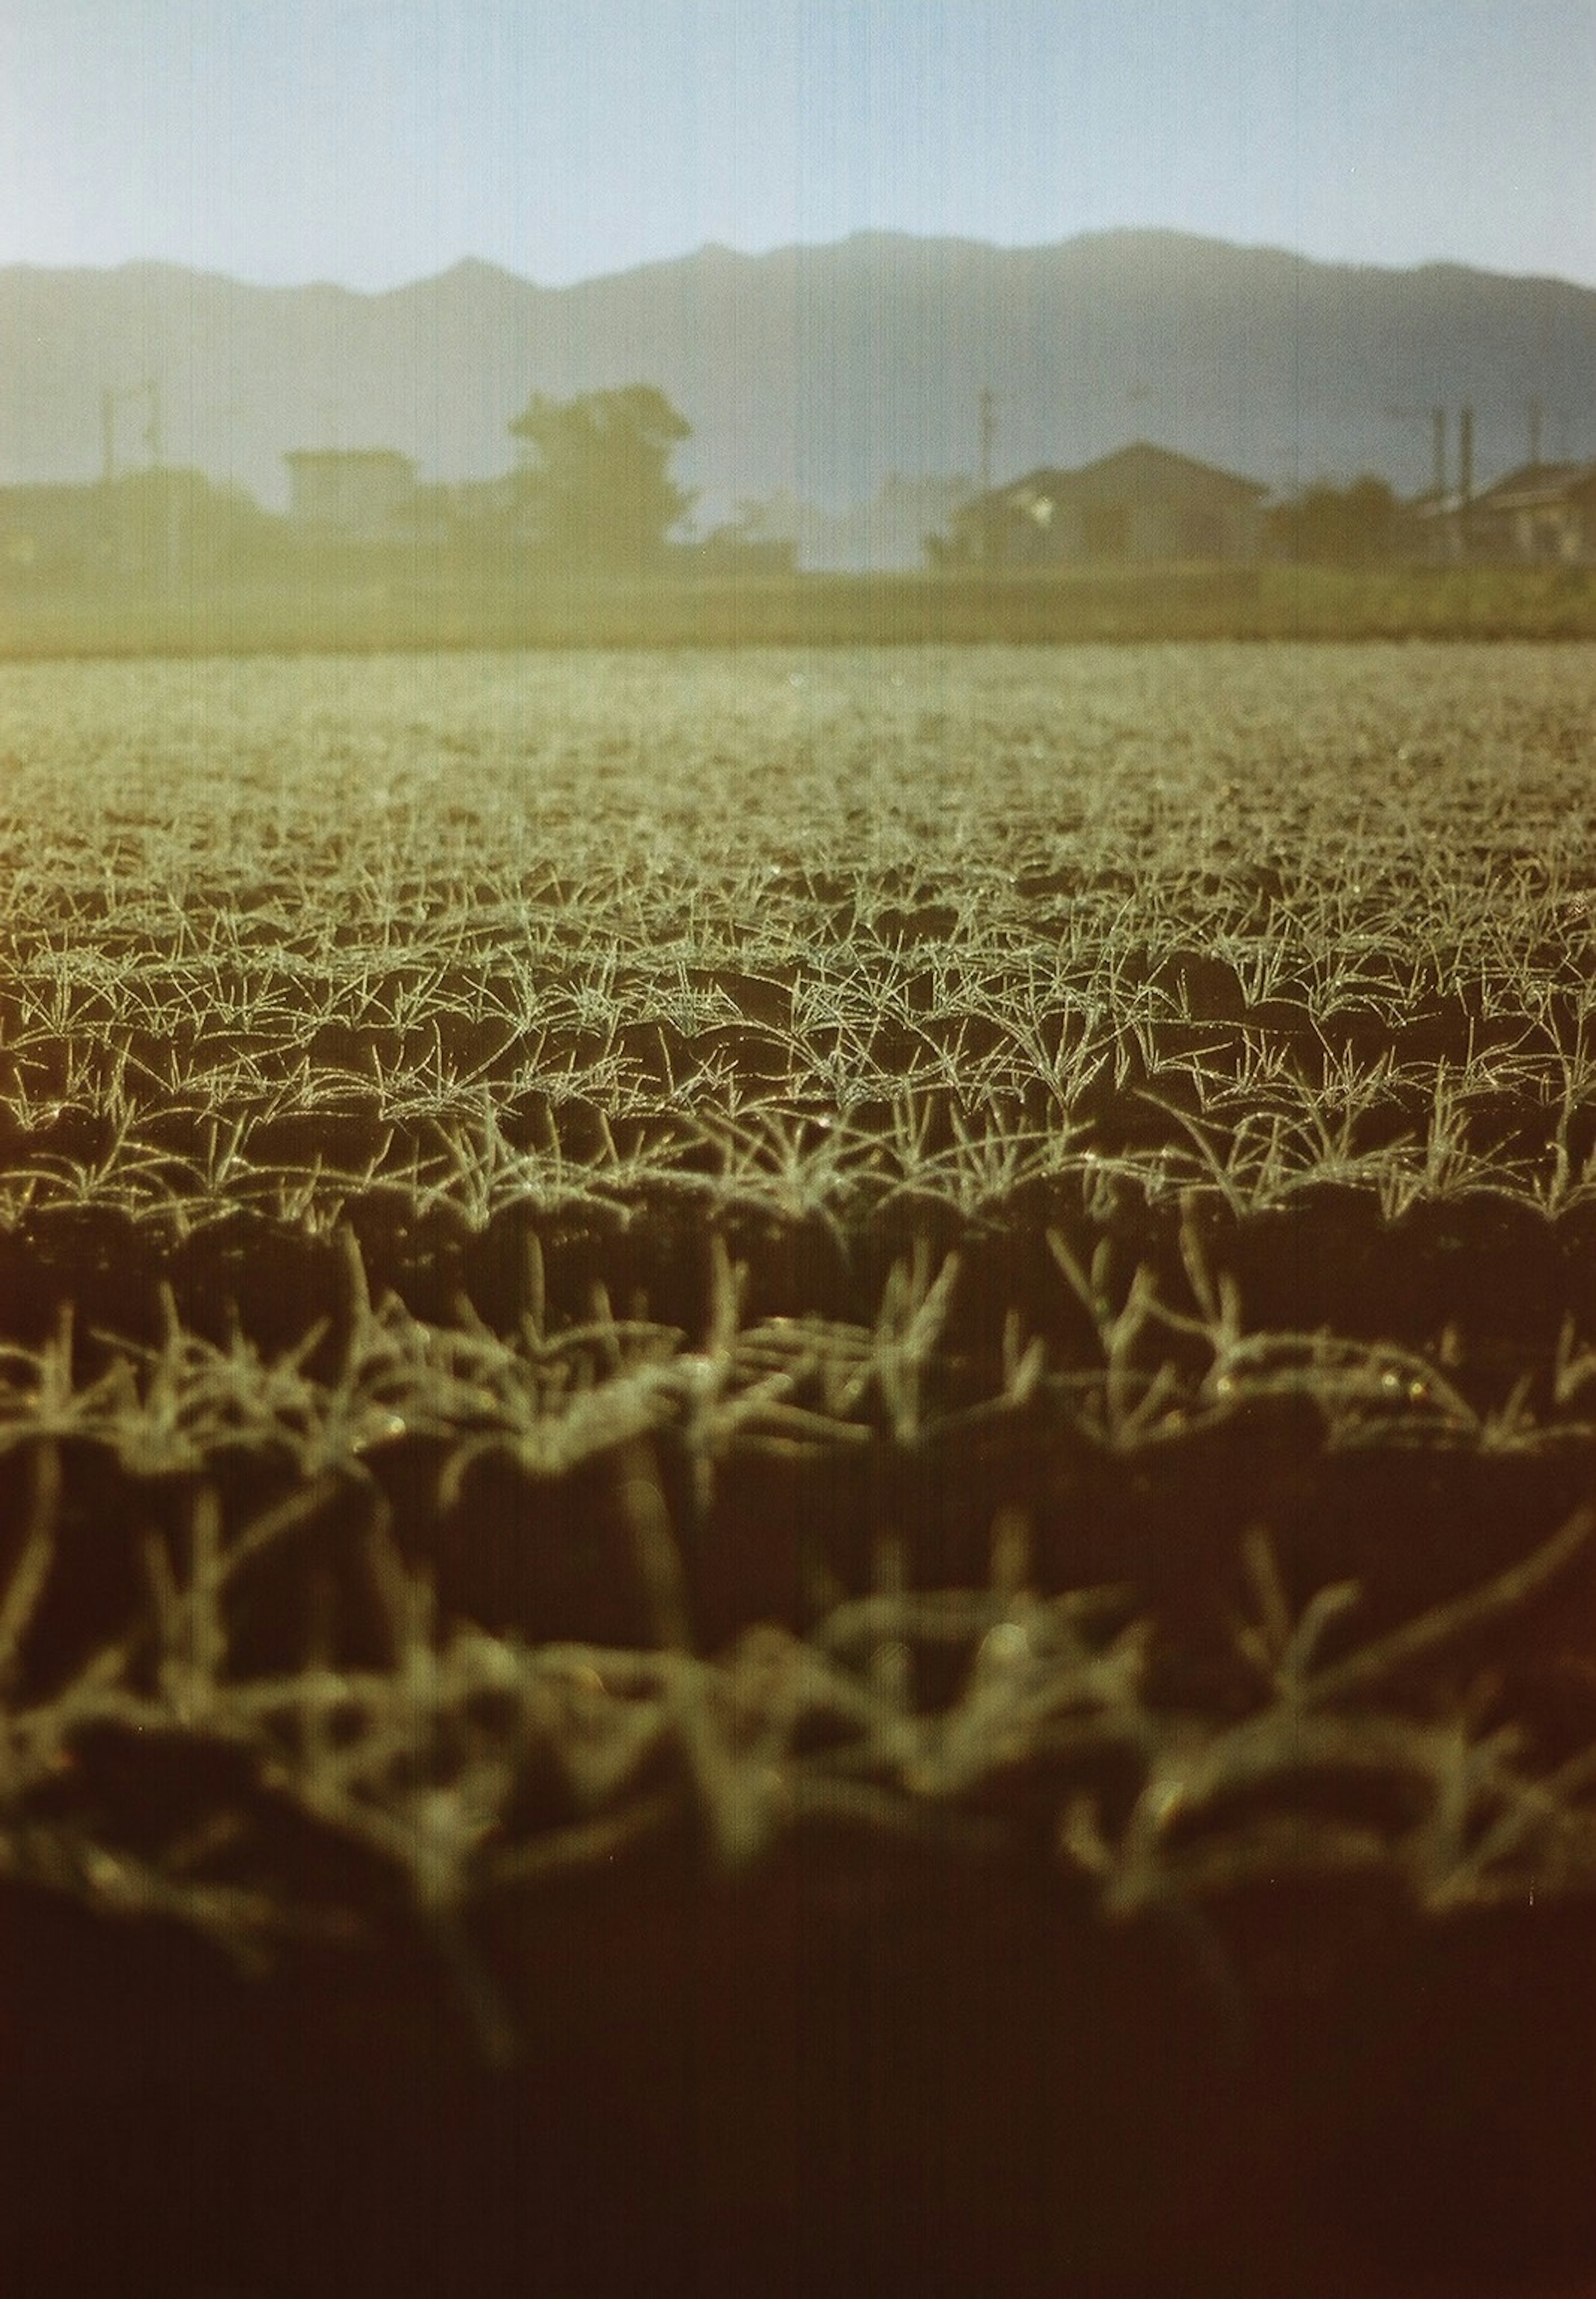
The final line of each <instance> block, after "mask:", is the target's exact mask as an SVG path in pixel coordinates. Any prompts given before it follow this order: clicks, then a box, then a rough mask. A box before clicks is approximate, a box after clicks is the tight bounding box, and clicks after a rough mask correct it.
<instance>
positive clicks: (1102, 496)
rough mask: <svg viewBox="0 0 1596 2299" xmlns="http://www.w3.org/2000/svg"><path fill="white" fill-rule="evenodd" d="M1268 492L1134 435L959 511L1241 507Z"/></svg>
mask: <svg viewBox="0 0 1596 2299" xmlns="http://www.w3.org/2000/svg"><path fill="white" fill-rule="evenodd" d="M1268 492H1269V490H1268V486H1266V485H1265V484H1264V482H1263V481H1262V480H1260V479H1244V478H1242V477H1239V476H1238V475H1237V474H1236V473H1235V472H1234V471H1222V470H1220V469H1218V466H1217V465H1216V464H1213V463H1200V462H1199V461H1197V460H1196V458H1195V457H1194V456H1192V455H1178V454H1176V452H1175V451H1174V449H1173V448H1170V447H1155V446H1153V445H1152V444H1151V442H1150V441H1148V440H1146V439H1135V440H1133V441H1132V442H1131V444H1130V445H1129V446H1128V447H1118V448H1116V449H1115V451H1114V452H1113V453H1112V454H1110V455H1100V456H1099V457H1098V459H1097V461H1095V462H1092V463H1084V464H1082V465H1081V467H1080V468H1079V469H1076V470H1073V471H1064V470H1059V469H1055V468H1054V467H1053V466H1052V465H1049V464H1043V465H1042V466H1041V467H1040V468H1039V469H1036V470H1034V471H1027V473H1026V475H1025V477H1023V478H1018V479H1011V480H1010V482H1009V484H1008V485H1007V486H1002V487H994V488H993V491H992V493H991V494H988V495H981V496H977V498H976V499H975V501H974V502H970V503H967V504H966V505H965V506H964V510H965V511H966V512H967V513H968V512H970V511H975V512H977V513H978V512H979V511H980V510H981V509H982V508H983V506H985V508H986V509H987V510H992V509H994V508H997V509H1002V510H1015V511H1028V510H1032V509H1033V507H1034V506H1035V504H1037V503H1039V502H1052V503H1059V502H1069V501H1074V502H1079V503H1098V502H1125V501H1126V499H1127V498H1128V499H1130V500H1131V501H1141V502H1168V501H1170V500H1174V501H1176V502H1183V503H1193V502H1209V503H1211V502H1216V501H1220V502H1226V501H1227V502H1231V503H1233V504H1234V505H1236V506H1238V507H1240V506H1243V505H1245V504H1248V503H1253V502H1258V501H1259V498H1260V497H1261V496H1263V495H1267V494H1268Z"/></svg>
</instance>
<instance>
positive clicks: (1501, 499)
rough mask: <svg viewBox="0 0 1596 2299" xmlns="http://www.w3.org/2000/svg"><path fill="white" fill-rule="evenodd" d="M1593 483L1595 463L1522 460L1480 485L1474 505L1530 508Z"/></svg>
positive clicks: (1562, 498) (1561, 499) (1581, 490)
mask: <svg viewBox="0 0 1596 2299" xmlns="http://www.w3.org/2000/svg"><path fill="white" fill-rule="evenodd" d="M1592 485H1596V463H1521V464H1520V465H1519V467H1518V469H1517V470H1516V471H1509V472H1507V473H1505V474H1504V476H1503V477H1501V478H1500V479H1496V480H1493V481H1492V485H1491V486H1488V487H1485V488H1483V489H1482V490H1481V492H1480V493H1479V494H1476V495H1475V498H1474V506H1473V507H1474V508H1475V510H1479V509H1480V508H1482V507H1484V509H1486V510H1535V509H1537V508H1539V507H1542V506H1544V505H1548V504H1552V503H1560V502H1567V500H1568V498H1569V497H1570V496H1571V495H1574V494H1584V491H1585V489H1586V488H1587V487H1590V486H1592Z"/></svg>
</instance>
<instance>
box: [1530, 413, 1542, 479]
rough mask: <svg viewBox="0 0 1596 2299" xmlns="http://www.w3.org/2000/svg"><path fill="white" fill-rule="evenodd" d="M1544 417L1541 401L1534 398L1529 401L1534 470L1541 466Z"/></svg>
mask: <svg viewBox="0 0 1596 2299" xmlns="http://www.w3.org/2000/svg"><path fill="white" fill-rule="evenodd" d="M1544 419H1545V410H1544V409H1543V408H1542V404H1541V402H1540V401H1539V400H1538V399H1532V400H1531V402H1530V403H1529V459H1530V468H1531V469H1532V470H1536V471H1538V470H1539V469H1540V468H1541V427H1542V422H1543V421H1544Z"/></svg>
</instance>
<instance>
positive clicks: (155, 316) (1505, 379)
mask: <svg viewBox="0 0 1596 2299" xmlns="http://www.w3.org/2000/svg"><path fill="white" fill-rule="evenodd" d="M152 375H154V376H158V377H159V378H161V382H162V418H163V427H164V438H165V452H166V455H167V459H168V460H169V461H172V462H177V463H190V464H194V465H195V466H197V467H198V468H200V469H203V470H204V471H205V472H206V473H207V474H208V475H209V476H211V477H212V478H215V479H218V480H228V479H234V480H237V482H239V483H240V484H242V485H243V486H245V487H247V488H248V489H249V490H250V491H251V492H252V493H254V494H257V495H258V496H259V497H260V498H261V499H262V501H263V502H267V503H269V504H271V505H274V506H280V505H282V504H283V503H284V502H285V501H286V479H285V473H284V468H283V464H282V461H281V458H282V455H283V453H284V452H285V451H286V450H287V449H288V448H291V447H303V446H327V445H344V446H368V445H384V446H393V447H398V448H401V449H403V451H404V452H406V453H407V454H410V455H412V456H414V457H415V458H416V459H417V461H419V463H420V467H421V472H422V476H423V477H438V478H467V477H487V476H490V475H491V474H493V473H495V472H497V471H501V470H503V469H507V468H508V467H509V465H510V464H511V461H513V454H512V445H513V443H512V441H511V438H510V436H509V432H508V429H507V426H508V424H509V422H510V420H511V418H512V417H513V416H514V415H516V414H517V413H519V411H520V410H521V408H523V407H524V406H525V404H526V403H527V400H528V396H529V395H530V394H531V393H532V392H533V391H535V390H536V391H543V392H545V393H548V394H553V395H554V396H562V395H569V394H572V393H574V392H577V391H579V390H586V389H590V388H595V387H599V386H611V385H618V384H622V383H628V382H631V381H647V382H651V383H656V384H658V385H659V386H661V388H662V389H663V390H664V391H665V392H666V393H667V394H669V397H670V398H671V400H672V401H673V402H674V403H676V405H677V406H678V407H679V408H680V409H681V410H682V411H683V412H684V413H685V414H686V416H687V417H688V419H689V420H690V421H691V422H692V424H693V427H694V438H693V439H692V441H691V442H690V443H689V444H688V445H687V446H686V448H684V449H683V450H682V451H681V452H680V453H679V454H678V456H677V462H676V466H675V468H676V469H677V472H678V474H679V476H680V477H682V478H683V479H684V480H685V481H686V483H687V484H688V485H690V486H696V487H698V488H700V489H702V493H703V502H702V521H703V522H707V521H709V520H712V519H714V518H716V517H725V516H727V515H728V514H729V513H730V511H731V510H732V509H733V507H734V505H735V503H736V501H737V500H738V499H740V498H761V497H767V496H769V495H772V494H777V493H778V492H783V491H785V492H787V493H789V494H792V495H794V496H797V497H799V498H802V499H805V500H807V501H809V502H813V503H816V504H819V505H821V506H824V507H826V508H827V509H830V510H837V509H840V508H842V507H844V506H846V505H848V504H850V503H857V502H862V501H864V500H865V499H867V498H869V497H870V496H872V495H874V494H875V493H876V492H877V489H878V488H879V487H880V486H881V485H882V483H883V482H884V481H885V479H886V478H887V477H888V476H889V474H892V473H894V472H896V473H902V474H906V475H911V476H918V475H922V474H923V475H927V476H936V475H951V474H954V473H963V474H965V475H967V476H974V474H975V472H976V470H977V461H978V452H979V450H978V430H977V394H978V393H979V391H980V389H981V388H982V386H984V385H988V386H991V388H992V390H993V392H994V393H995V394H996V403H995V422H996V428H995V438H994V447H993V474H994V477H996V478H998V479H999V480H1002V479H1003V478H1005V477H1011V476H1013V475H1015V474H1017V473H1019V472H1021V471H1024V470H1027V469H1031V468H1033V467H1035V466H1036V465H1038V464H1049V465H1057V466H1065V467H1068V466H1071V465H1074V464H1076V463H1080V462H1085V461H1087V460H1089V459H1091V458H1093V457H1095V456H1097V455H1101V454H1104V453H1107V452H1110V451H1111V450H1113V449H1114V448H1116V447H1118V446H1122V445H1124V444H1126V442H1127V441H1129V440H1131V439H1135V438H1145V439H1150V440H1152V441H1155V442H1157V443H1159V444H1164V445H1167V446H1169V447H1172V448H1176V449H1178V450H1179V451H1180V452H1183V453H1185V454H1188V455H1193V456H1196V457H1198V458H1200V459H1201V460H1202V461H1209V462H1214V463H1218V464H1220V465H1222V466H1224V467H1225V468H1226V469H1231V470H1234V471H1238V472H1242V473H1244V474H1246V475H1247V476H1249V477H1254V478H1258V479H1261V480H1264V481H1266V482H1268V484H1269V485H1271V486H1275V487H1277V488H1288V487H1291V486H1294V485H1297V484H1301V483H1304V482H1306V481H1308V480H1310V479H1313V478H1317V477H1327V478H1332V479H1337V480H1345V479H1347V478H1350V477H1353V476H1355V475H1356V474H1357V473H1359V472H1360V471H1364V470H1373V471H1378V472H1380V473H1382V474H1384V476H1385V477H1388V478H1390V479H1391V480H1392V481H1393V483H1395V484H1396V485H1397V486H1399V487H1401V488H1402V489H1403V490H1405V491H1409V492H1417V490H1418V489H1420V488H1421V487H1423V486H1426V483H1427V481H1428V478H1429V474H1430V468H1431V463H1430V453H1431V435H1430V430H1429V427H1428V425H1427V423H1426V420H1425V411H1426V409H1428V408H1429V407H1430V406H1431V405H1433V404H1444V405H1446V406H1447V407H1449V408H1451V409H1452V410H1453V411H1455V410H1456V409H1457V408H1459V406H1461V405H1462V404H1464V403H1472V405H1473V406H1474V409H1475V471H1476V475H1477V477H1479V479H1480V480H1481V481H1482V482H1484V481H1486V480H1488V479H1490V478H1491V477H1493V476H1494V475H1495V474H1496V473H1498V472H1500V471H1502V470H1505V469H1509V468H1510V467H1512V466H1513V465H1516V464H1518V463H1521V462H1522V461H1524V460H1525V454H1526V452H1527V444H1526V443H1527V440H1528V436H1529V431H1528V424H1529V403H1530V402H1531V401H1532V400H1538V401H1540V403H1542V410H1543V423H1542V437H1543V443H1544V452H1546V454H1547V455H1548V456H1549V457H1556V456H1565V455H1570V456H1575V457H1585V456H1590V455H1592V454H1596V290H1592V289H1589V288H1584V287H1579V286H1572V285H1570V284H1568V283H1567V282H1564V281H1559V280H1554V279H1529V278H1508V277H1503V276H1500V275H1498V274H1494V273H1489V272H1482V271H1475V270H1467V269H1465V268H1463V267H1461V266H1459V265H1455V264H1427V265H1424V266H1421V267H1419V268H1417V269H1416V270H1376V269H1373V268H1354V267H1351V266H1346V265H1334V264H1326V263H1320V262H1315V261H1309V260H1308V259H1307V258H1304V257H1301V256H1297V255H1293V254H1290V253H1285V252H1284V251H1283V250H1279V249H1275V248H1262V247H1235V246H1232V245H1228V244H1226V243H1225V242H1222V241H1216V240H1209V239H1200V238H1195V237H1189V236H1186V235H1184V234H1181V233H1177V232H1168V231H1113V232H1101V233H1093V234H1090V235H1087V236H1085V237H1079V238H1076V239H1070V240H1066V241H1063V242H1061V243H1060V244H1058V245H1052V246H1044V247H1035V248H996V247H992V246H988V245H985V244H983V243H980V242H977V241H974V240H964V239H919V238H915V237H910V236H908V235H905V234H902V233H894V232H866V233H860V234H858V235H856V236H855V237H852V238H850V239H846V240H843V241H839V242H837V243H835V244H833V245H827V246H817V247H789V248H783V249H779V250H777V251H776V252H775V253H770V254H766V255H742V254H738V253H736V252H735V251H733V250H731V249H728V248H724V247H716V246H711V247H704V248H702V249H700V250H699V251H698V252H697V253H695V254H693V255H687V256H683V257H681V258H679V259H677V260H676V261H669V262H661V263H651V264H646V265H644V266H642V267H641V268H639V269H638V270H631V271H627V272H623V273H619V274H616V275H614V276H612V277H609V278H599V279H592V280H587V281H584V282H582V283H580V284H579V285H577V286H568V287H542V286H536V284H534V283H533V282H532V281H529V280H527V279H522V278H517V277H516V275H515V274H514V273H512V272H510V271H506V270H502V269H501V268H499V267H498V266H496V265H495V264H492V263H485V262H481V261H478V260H476V259H474V258H469V259H467V260H466V261H463V262H461V263H457V264H455V265H453V267H452V268H451V269H450V270H446V271H445V272H442V273H440V274H439V275H438V276H437V277H436V278H428V279H421V280H417V281H415V282H413V283H411V285H409V286H403V287H399V288H395V289H393V290H390V291H388V292H387V293H384V294H378V295H365V294H357V293H354V292H353V291H352V290H350V289H348V288H345V287H339V286H333V285H329V284H327V283H317V284H313V285H310V286H302V287H261V286H248V285H245V284H244V283H242V282H239V281H237V280H233V279H229V278H221V277H219V276H217V275H215V274H212V273H203V272H194V271H189V270H184V269H182V268H181V267H179V266H176V265H171V264H163V263H130V264H127V265H124V266H122V267H121V268H120V269H117V270H104V271H95V270H70V271H68V270H42V269H37V268H34V267H31V266H26V265H23V266H13V267H11V268H10V269H6V270H0V481H15V480H22V479H59V478H88V477H94V476H95V475H96V472H97V471H98V469H99V468H100V455H101V429H100V407H101V394H102V393H103V392H104V390H105V389H106V388H107V387H116V388H119V389H121V388H126V387H128V386H134V385H136V384H137V383H139V382H140V381H141V380H143V379H144V378H146V377H149V376H152ZM1393 409H1397V410H1403V411H1406V412H1404V413H1401V414H1396V413H1392V412H1391V411H1392V410H1393ZM142 427H143V415H142V411H140V410H139V409H138V408H137V407H132V406H129V410H128V412H127V415H126V421H125V430H126V435H127V436H126V437H125V438H123V439H121V441H120V443H119V452H120V454H121V459H122V461H124V463H126V464H129V465H130V464H133V463H136V462H137V461H140V460H141V459H142V457H143V454H144V452H145V449H144V444H143V439H142V436H141V435H142ZM1454 436H1455V432H1454Z"/></svg>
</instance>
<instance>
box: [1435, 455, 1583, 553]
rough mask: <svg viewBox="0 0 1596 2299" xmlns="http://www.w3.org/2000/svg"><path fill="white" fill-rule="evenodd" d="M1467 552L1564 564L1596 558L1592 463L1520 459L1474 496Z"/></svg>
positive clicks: (1468, 511) (1470, 508) (1469, 507)
mask: <svg viewBox="0 0 1596 2299" xmlns="http://www.w3.org/2000/svg"><path fill="white" fill-rule="evenodd" d="M1465 518H1466V522H1467V540H1468V555H1469V557H1470V558H1481V559H1516V560H1542V561H1550V562H1551V563H1553V564H1558V563H1560V564H1562V565H1564V566H1568V565H1577V564H1578V563H1579V562H1581V561H1582V560H1592V559H1596V463H1525V464H1523V465H1521V466H1520V468H1519V469H1517V470H1516V471H1509V473H1508V474H1507V476H1506V477H1504V478H1500V479H1498V480H1497V481H1496V482H1495V483H1494V485H1493V486H1488V487H1486V488H1485V489H1484V492H1483V493H1482V494H1477V495H1475V498H1474V501H1473V502H1471V503H1470V504H1469V505H1468V507H1467V512H1466V514H1465Z"/></svg>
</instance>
